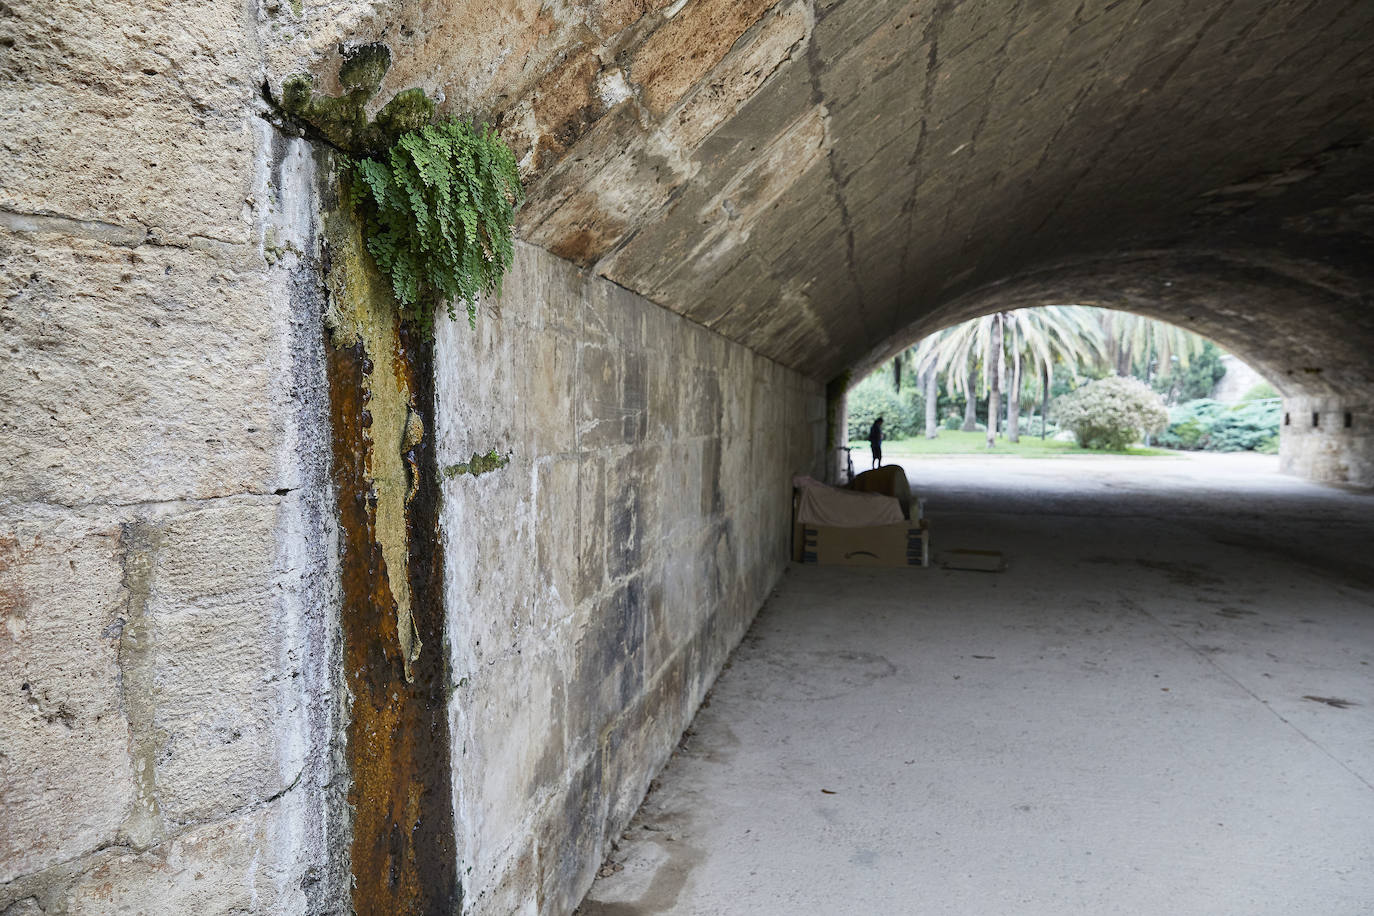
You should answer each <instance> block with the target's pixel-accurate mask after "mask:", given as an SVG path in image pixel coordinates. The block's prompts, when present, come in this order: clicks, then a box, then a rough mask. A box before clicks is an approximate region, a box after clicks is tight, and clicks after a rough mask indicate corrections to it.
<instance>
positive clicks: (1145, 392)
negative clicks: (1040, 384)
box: [1054, 376, 1169, 451]
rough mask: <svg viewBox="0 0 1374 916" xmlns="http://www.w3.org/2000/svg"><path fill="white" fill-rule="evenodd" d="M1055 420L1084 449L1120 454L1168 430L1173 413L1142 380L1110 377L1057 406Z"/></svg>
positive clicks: (1091, 385)
mask: <svg viewBox="0 0 1374 916" xmlns="http://www.w3.org/2000/svg"><path fill="white" fill-rule="evenodd" d="M1054 416H1055V418H1056V419H1057V420H1058V421H1059V423H1060V425H1061V426H1064V427H1067V428H1068V429H1071V430H1073V432H1074V435H1075V436H1077V437H1078V444H1079V445H1081V446H1082V447H1084V448H1093V449H1110V450H1113V451H1119V450H1121V449H1124V448H1126V447H1127V446H1129V445H1131V443H1133V442H1136V441H1138V440H1139V439H1140V438H1141V437H1142V436H1143V435H1144V434H1146V433H1155V432H1159V431H1161V430H1162V429H1164V427H1165V425H1167V424H1168V422H1169V412H1168V411H1167V410H1166V409H1165V407H1164V403H1163V402H1162V401H1160V399H1159V395H1157V394H1155V393H1154V392H1153V391H1151V390H1150V388H1149V386H1148V385H1146V384H1145V383H1144V382H1142V381H1140V380H1139V379H1134V378H1121V377H1119V376H1108V377H1107V378H1104V379H1099V380H1098V381H1095V382H1090V383H1089V384H1087V385H1084V386H1083V387H1082V388H1079V389H1077V390H1075V391H1071V392H1069V393H1068V394H1066V395H1064V396H1063V397H1062V398H1060V399H1059V400H1057V401H1055V402H1054Z"/></svg>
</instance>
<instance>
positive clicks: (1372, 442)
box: [1279, 397, 1374, 488]
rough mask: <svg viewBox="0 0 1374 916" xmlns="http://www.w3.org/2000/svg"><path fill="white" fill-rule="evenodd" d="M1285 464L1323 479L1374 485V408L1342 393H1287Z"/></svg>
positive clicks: (1281, 452)
mask: <svg viewBox="0 0 1374 916" xmlns="http://www.w3.org/2000/svg"><path fill="white" fill-rule="evenodd" d="M1279 467H1280V469H1281V470H1282V471H1283V472H1284V473H1285V474H1296V475H1297V476H1299V477H1306V478H1308V479H1310V480H1320V481H1322V482H1323V483H1338V484H1346V485H1350V486H1357V487H1364V488H1369V487H1374V409H1372V408H1371V407H1370V404H1369V403H1368V402H1360V401H1353V400H1351V399H1348V398H1340V397H1288V398H1284V399H1283V426H1282V427H1281V428H1280V435H1279Z"/></svg>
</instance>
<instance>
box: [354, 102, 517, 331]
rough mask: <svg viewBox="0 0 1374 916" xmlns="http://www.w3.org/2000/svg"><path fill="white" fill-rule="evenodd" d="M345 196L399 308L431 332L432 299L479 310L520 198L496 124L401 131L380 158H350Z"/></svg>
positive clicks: (510, 251) (497, 287)
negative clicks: (361, 222) (350, 196)
mask: <svg viewBox="0 0 1374 916" xmlns="http://www.w3.org/2000/svg"><path fill="white" fill-rule="evenodd" d="M353 176H354V181H353V206H354V208H355V210H356V211H357V212H358V213H359V214H360V215H361V216H362V218H363V219H364V220H365V222H366V225H367V249H368V251H370V252H371V253H372V257H373V258H374V259H375V260H376V262H377V266H378V267H379V268H381V270H382V272H383V273H384V274H386V275H387V277H388V278H389V279H390V280H391V289H392V292H393V293H395V295H396V299H397V301H398V302H400V303H401V314H402V315H403V316H404V317H405V318H406V319H407V320H410V321H412V322H414V323H415V324H416V325H417V326H418V327H420V328H422V329H423V330H424V331H425V333H432V331H433V327H434V315H435V312H436V310H437V305H438V303H439V302H440V301H443V302H444V303H445V306H446V309H447V312H448V316H449V317H450V318H455V319H456V318H457V314H456V311H455V308H454V306H455V303H456V302H458V301H460V300H461V301H462V302H463V303H464V304H465V305H466V307H467V313H468V323H469V324H474V323H475V322H476V319H477V301H478V299H479V298H480V297H481V296H483V295H490V294H493V293H494V294H499V293H500V292H501V278H502V276H504V274H505V272H506V271H507V270H509V269H510V266H511V261H512V260H513V258H514V256H515V247H514V244H513V242H512V236H511V227H512V225H513V223H514V220H515V207H516V206H517V205H519V203H520V202H521V201H523V200H524V198H525V194H524V190H523V189H522V188H521V187H520V176H519V174H518V172H517V170H516V165H515V155H514V154H513V153H512V152H511V151H510V147H508V146H506V144H505V143H504V142H502V140H501V138H500V137H498V136H497V135H496V134H495V132H493V131H491V130H490V129H488V128H487V127H485V126H483V127H482V129H481V131H480V132H478V131H475V130H473V128H472V127H471V126H470V125H468V124H464V123H462V122H459V121H447V122H444V123H442V124H431V125H428V126H425V127H421V128H419V129H417V130H412V131H409V132H407V133H404V134H402V135H401V136H400V138H399V139H397V141H396V142H395V143H394V144H393V145H392V147H391V149H390V150H389V151H388V153H387V156H386V159H385V161H378V160H377V159H371V158H369V159H362V160H357V161H355V162H354V163H353Z"/></svg>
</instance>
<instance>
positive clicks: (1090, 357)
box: [1006, 305, 1105, 442]
mask: <svg viewBox="0 0 1374 916" xmlns="http://www.w3.org/2000/svg"><path fill="white" fill-rule="evenodd" d="M1096 312H1097V310H1096V309H1090V308H1086V307H1084V306H1080V305H1046V306H1040V307H1039V308H1026V309H1017V310H1016V311H1014V312H1008V313H1007V315H1008V316H1009V318H1010V324H1009V329H1010V339H1009V341H1008V343H1007V347H1006V349H1007V350H1008V351H1009V352H1010V353H1011V354H1012V365H1013V369H1012V381H1011V388H1010V391H1011V392H1013V393H1014V394H1013V396H1012V398H1011V400H1010V401H1009V402H1008V405H1007V439H1008V440H1010V441H1012V442H1016V441H1018V439H1019V438H1020V437H1019V432H1020V430H1019V425H1020V422H1019V421H1020V407H1021V403H1020V402H1021V396H1022V388H1023V375H1022V372H1023V368H1024V367H1025V366H1026V365H1029V366H1030V370H1031V372H1032V374H1033V375H1035V376H1039V377H1040V380H1041V384H1042V389H1041V391H1042V402H1043V404H1044V410H1042V412H1041V430H1042V432H1043V429H1044V423H1045V422H1046V421H1047V414H1048V412H1049V395H1050V384H1051V382H1052V381H1053V375H1054V367H1055V366H1056V365H1060V364H1063V365H1066V366H1069V367H1071V369H1072V370H1073V371H1074V372H1075V373H1076V372H1077V370H1078V367H1079V366H1081V365H1083V364H1084V363H1094V362H1096V361H1098V360H1100V359H1101V358H1102V352H1103V348H1104V344H1105V341H1104V335H1103V332H1102V329H1101V322H1100V321H1099V320H1098V316H1097V314H1096Z"/></svg>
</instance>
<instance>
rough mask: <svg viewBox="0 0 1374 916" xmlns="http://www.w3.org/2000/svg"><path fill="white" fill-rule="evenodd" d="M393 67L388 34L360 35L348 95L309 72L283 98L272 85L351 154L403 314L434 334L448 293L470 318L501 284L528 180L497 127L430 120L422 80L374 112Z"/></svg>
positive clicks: (367, 222)
mask: <svg viewBox="0 0 1374 916" xmlns="http://www.w3.org/2000/svg"><path fill="white" fill-rule="evenodd" d="M390 67H391V52H390V51H389V50H388V49H387V48H386V46H385V45H383V44H370V45H362V46H360V47H356V48H353V49H351V50H349V51H348V52H346V54H345V58H344V63H343V66H342V67H341V68H340V70H339V83H340V85H341V86H342V87H343V94H342V95H338V96H327V95H321V94H319V93H317V92H315V89H314V87H315V81H314V78H313V77H311V76H310V75H308V74H300V75H297V76H293V77H290V78H288V79H287V80H285V81H283V83H282V92H281V99H280V101H276V100H274V99H273V98H272V94H271V91H270V89H265V90H264V95H265V97H266V98H267V100H268V101H269V102H270V103H271V104H273V105H274V106H275V107H276V108H277V109H278V111H279V112H280V114H282V115H284V116H285V118H286V119H287V120H289V121H290V122H291V123H292V124H294V125H296V126H297V127H298V128H300V129H302V130H303V131H304V132H305V133H306V134H307V136H310V137H312V138H314V139H316V140H319V141H322V142H324V143H326V144H328V145H329V146H331V147H333V148H334V149H336V150H337V151H339V152H340V153H342V154H343V162H344V164H345V167H346V169H347V173H348V175H349V177H350V179H351V181H350V182H349V184H350V187H351V191H352V193H351V195H350V196H351V200H352V204H353V208H354V211H355V212H356V213H357V214H358V216H359V217H360V218H361V219H362V221H363V223H364V226H365V229H366V236H367V250H368V252H369V253H370V254H371V255H372V257H373V259H374V260H375V261H376V263H377V266H378V268H380V270H381V271H382V273H383V274H385V275H386V277H387V279H388V281H390V285H391V292H392V295H393V296H394V297H395V299H396V301H397V303H399V305H400V313H401V316H402V318H404V319H406V320H407V321H408V322H409V323H410V324H411V325H412V326H413V327H415V328H416V329H417V330H419V331H420V332H421V333H422V334H424V335H425V336H429V335H431V334H432V333H433V327H434V315H435V313H436V311H437V310H438V306H439V303H440V302H443V303H444V304H445V309H446V311H447V312H448V315H449V317H450V318H454V317H456V313H455V307H454V306H455V301H456V300H461V301H463V303H464V304H465V305H466V307H467V313H468V321H469V323H472V322H474V321H475V318H476V314H477V300H478V298H479V297H480V296H482V295H486V294H492V293H499V292H500V289H501V278H502V277H503V276H504V274H505V272H506V271H507V270H509V269H510V266H511V262H512V260H513V257H514V245H513V241H512V227H513V225H514V222H515V208H516V207H517V206H518V205H519V204H520V202H521V201H522V200H524V190H523V189H522V188H521V186H520V176H519V173H518V170H517V168H516V164H515V155H514V154H513V153H512V152H511V150H510V147H508V146H507V145H506V144H505V142H504V141H503V140H502V139H501V138H500V137H499V136H497V135H496V133H495V132H494V131H492V130H490V129H489V128H487V127H486V126H483V127H482V128H480V129H477V128H474V127H473V126H472V125H470V124H466V123H464V122H462V121H458V120H446V121H441V122H439V123H437V124H436V123H431V122H432V121H433V120H434V114H435V105H434V102H433V101H432V100H431V99H430V98H429V97H428V96H426V95H425V93H424V90H422V89H407V90H405V91H403V92H399V93H397V94H396V96H395V97H393V98H392V99H391V101H389V102H387V104H386V105H385V106H384V107H383V108H382V110H381V111H380V112H378V114H377V117H376V118H375V119H372V120H368V118H367V116H366V106H367V105H368V103H369V101H370V100H371V99H372V98H373V97H374V96H376V94H377V93H378V91H380V89H381V85H382V79H383V78H384V77H385V76H386V73H387V70H388V69H389V68H390Z"/></svg>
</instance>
